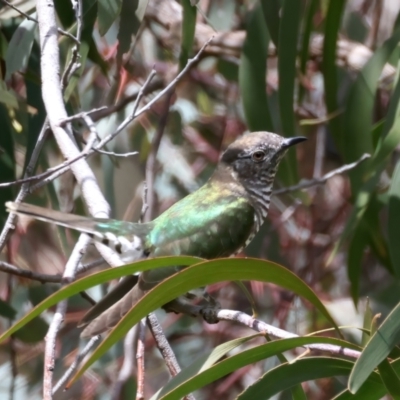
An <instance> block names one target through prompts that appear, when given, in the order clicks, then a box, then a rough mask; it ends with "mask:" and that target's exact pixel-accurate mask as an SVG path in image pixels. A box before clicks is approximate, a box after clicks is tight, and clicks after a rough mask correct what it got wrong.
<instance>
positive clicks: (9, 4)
mask: <svg viewBox="0 0 400 400" xmlns="http://www.w3.org/2000/svg"><path fill="white" fill-rule="evenodd" d="M0 1H1V2H2V3H4V4H6V5H7V6H8V7H10V8H12V9H13V10H15V11H16V12H17V13H19V14H21V15H22V16H24V17H25V18H26V19H27V20H29V21H33V22H36V23H38V22H39V21H38V20H37V19H36V18H33V17H31V16H30V15H29V14H27V13H26V12H23V11H22V10H20V9H19V8H17V7H15V6H14V5H13V4H11V3H10V2H8V1H7V0H0ZM57 31H58V33H60V34H61V35H64V36H67V37H69V38H70V39H72V40H73V41H74V42H76V41H77V39H76V37H75V36H74V35H72V34H71V33H69V32H67V31H64V30H63V29H61V28H57Z"/></svg>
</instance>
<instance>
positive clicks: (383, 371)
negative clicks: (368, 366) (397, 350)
mask: <svg viewBox="0 0 400 400" xmlns="http://www.w3.org/2000/svg"><path fill="white" fill-rule="evenodd" d="M378 371H379V373H380V375H381V378H382V381H383V383H384V384H385V386H386V389H387V390H388V393H389V394H390V396H392V398H393V399H394V400H400V380H399V377H398V376H397V374H396V372H395V371H394V369H393V368H392V366H391V365H390V362H389V361H388V360H387V359H384V360H383V361H382V362H381V363H380V364H379V365H378Z"/></svg>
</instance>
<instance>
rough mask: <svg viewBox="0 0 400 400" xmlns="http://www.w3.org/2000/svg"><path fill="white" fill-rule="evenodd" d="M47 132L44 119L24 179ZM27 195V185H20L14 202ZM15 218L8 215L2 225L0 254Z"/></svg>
mask: <svg viewBox="0 0 400 400" xmlns="http://www.w3.org/2000/svg"><path fill="white" fill-rule="evenodd" d="M48 132H49V124H48V120H47V119H46V120H45V122H44V123H43V127H42V130H41V131H40V133H39V136H38V139H37V141H36V145H35V148H34V149H33V152H32V155H31V158H30V160H29V163H28V165H27V167H26V171H25V174H24V177H29V176H30V175H31V174H32V172H33V171H34V169H35V167H36V164H37V161H38V158H39V154H40V152H41V151H42V148H43V145H44V142H45V141H46V137H47V134H48ZM28 193H29V184H28V183H24V184H23V185H22V187H21V189H20V190H19V193H18V195H17V197H16V199H15V202H16V203H20V202H21V201H23V200H24V199H25V197H26V196H27V194H28ZM16 217H17V214H14V213H10V214H9V215H8V217H7V221H6V223H5V224H4V228H3V230H2V232H1V235H0V252H1V250H2V249H3V247H4V245H5V244H6V243H7V240H8V237H9V235H10V233H11V230H13V229H14V223H15V219H16Z"/></svg>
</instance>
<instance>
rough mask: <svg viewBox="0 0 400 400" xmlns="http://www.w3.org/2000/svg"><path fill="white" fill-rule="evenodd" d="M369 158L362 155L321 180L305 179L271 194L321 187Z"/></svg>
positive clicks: (366, 155)
mask: <svg viewBox="0 0 400 400" xmlns="http://www.w3.org/2000/svg"><path fill="white" fill-rule="evenodd" d="M370 157H371V155H370V154H363V155H362V157H361V158H360V159H359V160H357V161H355V162H353V163H351V164H346V165H343V166H341V167H339V168H337V169H334V170H333V171H330V172H328V173H327V174H325V175H324V176H322V177H321V178H315V179H306V180H303V181H301V182H300V183H298V184H297V185H294V186H289V187H286V188H282V189H277V190H274V191H273V192H272V194H273V195H275V196H276V195H280V194H285V193H290V192H295V191H296V190H302V189H308V188H311V187H314V186H318V185H323V184H324V183H326V181H328V180H329V179H331V178H333V177H334V176H336V175H340V174H343V173H345V172H347V171H350V170H351V169H353V168H355V167H357V166H358V165H359V164H361V163H362V162H363V161H365V160H367V159H368V158H370Z"/></svg>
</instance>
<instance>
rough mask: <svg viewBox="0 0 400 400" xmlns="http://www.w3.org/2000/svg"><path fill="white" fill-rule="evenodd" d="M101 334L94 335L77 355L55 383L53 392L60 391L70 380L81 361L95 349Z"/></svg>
mask: <svg viewBox="0 0 400 400" xmlns="http://www.w3.org/2000/svg"><path fill="white" fill-rule="evenodd" d="M100 338H101V336H100V335H97V336H93V337H92V338H91V339H90V340H89V342H88V343H87V344H86V346H85V347H84V348H83V350H82V351H81V352H80V353H79V354H78V355H77V356H76V358H75V361H74V362H73V363H72V364H71V365H70V367H69V368H68V369H67V371H65V373H64V375H63V376H62V377H61V378H60V380H59V381H58V382H57V383H56V384H55V385H54V388H53V394H55V393H56V392H58V391H59V390H60V389H61V388H62V387H63V386H64V385H65V384H66V383H67V382H68V380H69V378H70V377H71V376H72V375H73V374H74V372H75V370H76V369H77V368H78V366H79V364H80V363H81V361H82V360H83V359H84V358H85V357H86V355H87V354H89V353H90V351H91V350H92V349H93V347H94V346H95V345H96V344H97V342H98V341H99V340H100Z"/></svg>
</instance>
